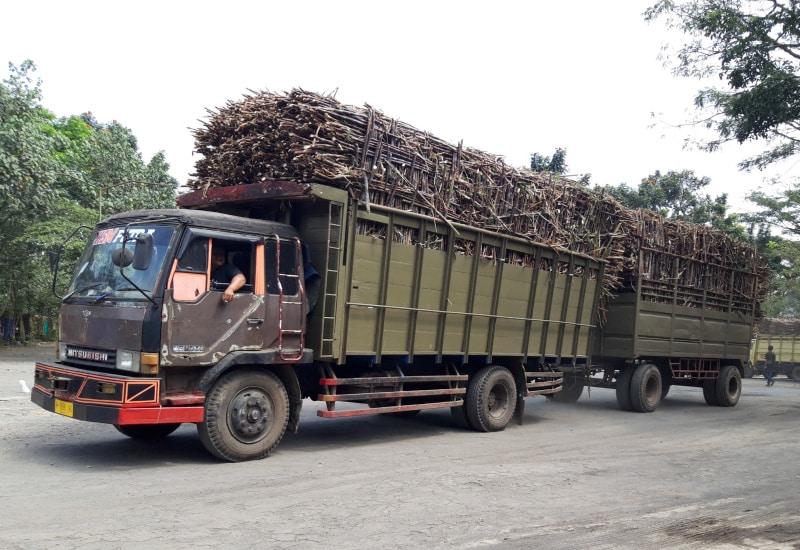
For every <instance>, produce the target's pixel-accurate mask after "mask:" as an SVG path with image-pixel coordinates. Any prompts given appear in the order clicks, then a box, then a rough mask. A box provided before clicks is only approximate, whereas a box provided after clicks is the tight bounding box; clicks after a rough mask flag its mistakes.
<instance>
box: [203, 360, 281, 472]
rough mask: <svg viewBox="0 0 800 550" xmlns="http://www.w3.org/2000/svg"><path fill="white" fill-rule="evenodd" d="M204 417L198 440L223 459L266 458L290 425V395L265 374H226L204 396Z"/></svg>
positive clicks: (230, 460)
mask: <svg viewBox="0 0 800 550" xmlns="http://www.w3.org/2000/svg"><path fill="white" fill-rule="evenodd" d="M205 407H206V418H205V421H204V422H202V423H200V424H198V425H197V430H198V433H199V434H200V440H201V441H202V442H203V445H204V446H205V447H206V449H208V451H209V452H210V453H211V454H213V455H214V456H216V457H217V458H220V459H222V460H227V461H229V462H240V461H243V460H256V459H260V458H264V457H265V456H267V455H269V454H270V453H271V452H272V451H273V450H274V449H275V447H277V446H278V443H279V442H280V440H281V438H282V437H283V434H284V433H285V432H286V426H287V424H288V422H289V396H288V394H287V393H286V388H285V387H284V385H283V383H282V382H281V381H280V380H279V379H278V377H277V376H275V375H274V374H272V373H271V372H268V371H260V370H250V369H248V370H241V371H234V372H231V373H229V374H226V375H225V376H223V377H222V378H220V379H219V381H217V383H216V384H215V385H214V387H213V388H212V389H211V391H210V392H209V394H208V396H207V397H206V405H205Z"/></svg>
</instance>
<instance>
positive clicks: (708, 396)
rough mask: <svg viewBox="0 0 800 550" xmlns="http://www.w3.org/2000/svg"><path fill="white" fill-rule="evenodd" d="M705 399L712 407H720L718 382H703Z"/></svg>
mask: <svg viewBox="0 0 800 550" xmlns="http://www.w3.org/2000/svg"><path fill="white" fill-rule="evenodd" d="M703 398H704V399H705V400H706V403H707V404H709V405H711V406H712V407H716V406H717V405H719V403H717V381H716V380H703Z"/></svg>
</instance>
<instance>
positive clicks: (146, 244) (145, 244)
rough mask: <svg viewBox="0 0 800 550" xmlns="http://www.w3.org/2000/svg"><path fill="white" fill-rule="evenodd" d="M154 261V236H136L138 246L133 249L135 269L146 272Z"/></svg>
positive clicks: (144, 234)
mask: <svg viewBox="0 0 800 550" xmlns="http://www.w3.org/2000/svg"><path fill="white" fill-rule="evenodd" d="M152 259H153V235H151V234H150V233H140V234H139V235H136V246H135V247H134V249H133V269H136V270H145V269H147V268H148V267H150V261H151V260H152Z"/></svg>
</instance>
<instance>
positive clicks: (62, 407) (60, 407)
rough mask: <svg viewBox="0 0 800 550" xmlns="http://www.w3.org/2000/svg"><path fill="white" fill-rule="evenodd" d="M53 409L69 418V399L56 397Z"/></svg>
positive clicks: (70, 410) (70, 408) (70, 404)
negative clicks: (62, 399) (63, 399)
mask: <svg viewBox="0 0 800 550" xmlns="http://www.w3.org/2000/svg"><path fill="white" fill-rule="evenodd" d="M54 410H55V412H57V413H58V414H63V415H64V416H69V417H70V418H71V417H72V415H73V411H72V403H70V402H69V401H61V400H60V399H56V407H55V409H54Z"/></svg>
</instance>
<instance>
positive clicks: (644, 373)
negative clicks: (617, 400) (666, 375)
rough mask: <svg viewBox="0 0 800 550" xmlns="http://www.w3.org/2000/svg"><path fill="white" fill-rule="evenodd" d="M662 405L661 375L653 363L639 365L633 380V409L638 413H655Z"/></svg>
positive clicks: (634, 372)
mask: <svg viewBox="0 0 800 550" xmlns="http://www.w3.org/2000/svg"><path fill="white" fill-rule="evenodd" d="M659 403H661V373H660V372H659V370H658V367H656V366H655V365H653V364H651V363H645V364H642V365H639V366H638V367H636V369H634V371H633V376H632V378H631V407H632V408H633V410H634V411H636V412H653V411H654V410H656V409H657V408H658V404H659Z"/></svg>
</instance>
